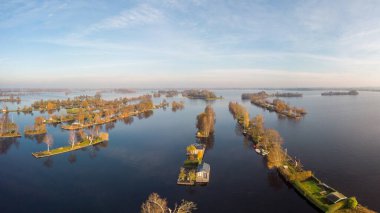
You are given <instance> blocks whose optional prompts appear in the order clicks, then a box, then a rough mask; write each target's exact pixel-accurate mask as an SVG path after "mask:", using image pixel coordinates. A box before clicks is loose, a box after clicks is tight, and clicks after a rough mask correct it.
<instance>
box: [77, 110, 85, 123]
mask: <svg viewBox="0 0 380 213" xmlns="http://www.w3.org/2000/svg"><path fill="white" fill-rule="evenodd" d="M77 120H78V122H79V123H80V124H83V123H84V112H83V110H82V109H79V111H78V114H77Z"/></svg>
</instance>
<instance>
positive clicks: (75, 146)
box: [32, 132, 108, 158]
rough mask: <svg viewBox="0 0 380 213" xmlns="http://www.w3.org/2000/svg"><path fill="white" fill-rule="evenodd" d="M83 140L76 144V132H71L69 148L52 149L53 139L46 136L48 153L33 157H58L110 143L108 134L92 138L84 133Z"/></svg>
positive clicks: (95, 135) (93, 135) (82, 134)
mask: <svg viewBox="0 0 380 213" xmlns="http://www.w3.org/2000/svg"><path fill="white" fill-rule="evenodd" d="M80 137H81V140H80V141H78V142H76V139H75V138H76V137H75V135H74V132H71V134H70V139H69V144H70V145H69V146H63V147H59V148H56V149H50V146H52V145H53V139H52V137H51V136H50V135H46V136H45V138H44V143H45V144H46V145H47V150H46V151H41V152H34V153H32V155H33V156H34V157H36V158H43V157H49V156H53V155H58V154H62V153H66V152H71V151H74V150H78V149H82V148H85V147H88V146H93V145H96V144H99V143H102V142H104V141H108V133H105V132H101V133H99V134H92V135H91V136H88V135H86V134H85V133H84V132H81V133H80Z"/></svg>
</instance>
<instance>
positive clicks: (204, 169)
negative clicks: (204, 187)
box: [197, 163, 210, 173]
mask: <svg viewBox="0 0 380 213" xmlns="http://www.w3.org/2000/svg"><path fill="white" fill-rule="evenodd" d="M197 172H207V173H210V165H209V164H207V163H202V164H201V165H199V166H198V170H197Z"/></svg>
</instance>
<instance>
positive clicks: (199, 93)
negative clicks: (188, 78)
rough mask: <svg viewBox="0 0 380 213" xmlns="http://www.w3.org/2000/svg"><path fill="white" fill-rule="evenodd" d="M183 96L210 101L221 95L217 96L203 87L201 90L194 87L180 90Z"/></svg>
mask: <svg viewBox="0 0 380 213" xmlns="http://www.w3.org/2000/svg"><path fill="white" fill-rule="evenodd" d="M182 96H183V97H187V98H190V99H202V100H206V101H212V100H217V99H222V98H223V97H222V96H220V97H217V96H216V95H215V93H213V92H211V91H209V90H206V89H203V90H196V89H191V90H185V91H183V92H182Z"/></svg>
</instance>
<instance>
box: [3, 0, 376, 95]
mask: <svg viewBox="0 0 380 213" xmlns="http://www.w3.org/2000/svg"><path fill="white" fill-rule="evenodd" d="M0 74H1V78H0V87H134V88H136V87H359V86H380V1H377V0H356V1H354V0H352V1H350V0H334V1H331V0H310V1H307V0H303V1H294V0H283V1H275V0H273V1H269V0H268V1H263V0H259V1H254V0H249V1H243V0H241V1H236V0H231V1H222V0H215V1H203V0H162V1H158V0H157V1H154V0H147V1H142V0H141V1H78V0H73V1H33V0H27V1H21V0H19V1H5V0H4V1H0Z"/></svg>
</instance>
